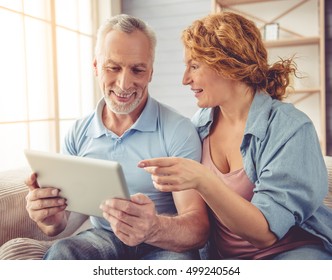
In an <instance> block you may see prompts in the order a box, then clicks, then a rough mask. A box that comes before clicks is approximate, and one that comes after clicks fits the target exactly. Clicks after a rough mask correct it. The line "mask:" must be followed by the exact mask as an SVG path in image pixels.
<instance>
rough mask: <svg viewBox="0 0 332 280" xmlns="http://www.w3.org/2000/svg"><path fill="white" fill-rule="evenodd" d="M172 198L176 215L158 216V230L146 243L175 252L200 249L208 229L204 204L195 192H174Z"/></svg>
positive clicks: (205, 239)
mask: <svg viewBox="0 0 332 280" xmlns="http://www.w3.org/2000/svg"><path fill="white" fill-rule="evenodd" d="M173 198H174V202H175V205H176V208H177V210H178V215H177V216H174V217H169V216H164V215H159V216H158V218H159V221H160V226H159V229H158V231H156V232H155V234H154V235H153V236H151V238H150V239H149V240H147V241H146V243H148V244H151V245H154V246H158V247H161V248H164V249H168V250H172V251H176V252H181V251H185V250H189V249H193V248H201V247H202V246H203V245H204V244H205V242H206V241H207V239H208V235H209V227H210V225H209V219H208V214H207V209H206V206H205V202H204V201H203V199H202V198H201V196H200V195H199V194H198V193H197V192H196V191H195V190H186V191H182V192H174V193H173Z"/></svg>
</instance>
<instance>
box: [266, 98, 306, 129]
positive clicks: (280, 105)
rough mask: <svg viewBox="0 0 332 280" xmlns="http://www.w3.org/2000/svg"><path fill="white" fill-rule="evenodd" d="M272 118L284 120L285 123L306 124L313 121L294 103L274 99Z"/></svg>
mask: <svg viewBox="0 0 332 280" xmlns="http://www.w3.org/2000/svg"><path fill="white" fill-rule="evenodd" d="M270 119H276V120H280V121H282V122H283V123H284V124H286V125H287V124H290V123H292V124H294V125H295V124H298V125H300V126H301V125H304V124H306V123H311V122H312V121H311V119H310V118H309V117H308V115H306V114H305V113H304V112H303V111H301V110H299V109H298V108H296V107H295V106H294V104H291V103H287V102H281V101H279V100H274V101H273V102H272V107H271V114H270Z"/></svg>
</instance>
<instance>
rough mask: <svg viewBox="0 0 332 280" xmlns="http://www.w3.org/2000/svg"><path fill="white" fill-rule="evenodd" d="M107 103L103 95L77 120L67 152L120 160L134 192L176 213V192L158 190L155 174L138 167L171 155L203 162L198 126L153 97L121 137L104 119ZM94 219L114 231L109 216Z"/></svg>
mask: <svg viewBox="0 0 332 280" xmlns="http://www.w3.org/2000/svg"><path fill="white" fill-rule="evenodd" d="M104 106H105V101H104V99H103V98H102V99H101V100H100V101H99V103H98V104H97V107H96V109H95V111H94V112H92V113H91V114H90V115H88V116H87V117H85V118H83V119H80V120H78V121H76V122H75V124H74V125H73V126H72V128H71V129H70V130H69V132H68V133H67V135H66V137H65V139H64V145H63V153H65V154H70V155H76V156H81V157H91V158H97V159H104V160H112V161H117V162H119V163H120V164H121V165H122V168H123V172H124V175H125V178H126V182H127V185H128V188H129V192H130V194H135V193H139V192H140V193H144V194H145V195H147V196H149V197H150V199H152V200H153V201H154V203H155V206H156V210H157V212H158V213H163V214H169V215H174V214H176V213H177V210H176V208H175V205H174V201H173V197H172V193H169V192H160V191H158V190H157V189H156V188H155V187H154V186H153V184H152V180H151V175H150V174H149V173H147V172H146V171H144V169H142V168H138V167H137V163H138V162H139V161H140V160H143V159H148V158H155V157H171V156H174V157H184V158H190V159H193V160H196V161H200V159H201V142H200V139H199V136H198V134H197V132H196V129H195V127H194V125H193V124H192V123H191V121H190V119H188V118H186V117H184V116H182V115H180V114H179V113H177V112H175V111H174V110H173V109H171V108H170V107H168V106H166V105H163V104H161V103H159V102H157V101H156V100H155V99H153V98H152V97H150V96H149V97H148V100H147V103H146V106H145V108H144V110H143V112H142V114H141V116H140V117H139V118H138V119H137V121H136V122H135V123H134V124H133V125H132V127H130V128H129V129H128V130H127V131H126V132H125V133H124V134H123V135H121V136H118V135H116V134H114V133H113V132H112V131H109V130H108V129H107V128H106V127H105V126H104V124H103V122H102V111H103V108H104ZM96 184H98V182H96ZM92 187H93V186H92ZM91 222H92V223H93V225H94V226H96V227H104V228H107V229H109V230H110V227H109V224H108V222H107V221H106V220H105V219H102V218H96V217H91Z"/></svg>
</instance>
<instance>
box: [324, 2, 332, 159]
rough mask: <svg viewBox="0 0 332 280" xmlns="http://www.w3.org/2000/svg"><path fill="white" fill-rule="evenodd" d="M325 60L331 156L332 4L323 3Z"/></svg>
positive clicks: (328, 142)
mask: <svg viewBox="0 0 332 280" xmlns="http://www.w3.org/2000/svg"><path fill="white" fill-rule="evenodd" d="M325 40H326V41H325V42H326V43H325V59H326V141H327V152H326V153H327V155H332V97H331V92H332V48H331V47H332V3H331V1H325Z"/></svg>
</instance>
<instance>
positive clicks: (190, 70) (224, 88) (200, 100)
mask: <svg viewBox="0 0 332 280" xmlns="http://www.w3.org/2000/svg"><path fill="white" fill-rule="evenodd" d="M185 65H186V70H185V72H184V75H183V80H182V83H183V84H184V85H190V87H191V90H192V91H193V92H194V94H195V97H196V98H197V105H198V106H199V107H201V108H208V107H216V106H222V105H224V104H225V102H228V101H229V100H231V97H232V88H233V87H234V81H232V80H230V79H225V78H223V77H222V76H220V75H218V74H217V73H216V71H215V70H213V69H212V68H211V67H210V66H209V65H207V64H206V63H203V62H200V61H197V60H194V59H192V57H191V54H190V51H189V50H188V49H185Z"/></svg>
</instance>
